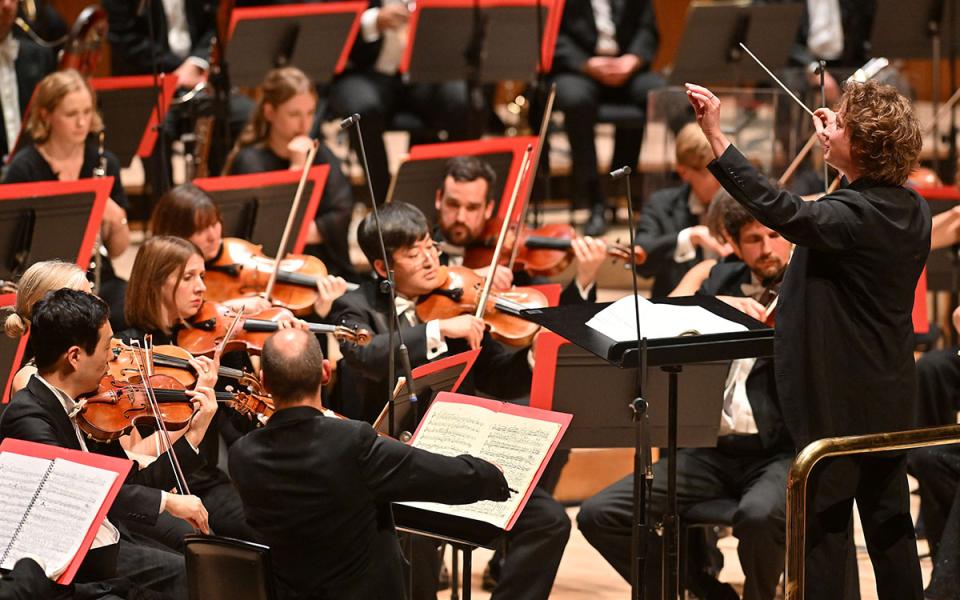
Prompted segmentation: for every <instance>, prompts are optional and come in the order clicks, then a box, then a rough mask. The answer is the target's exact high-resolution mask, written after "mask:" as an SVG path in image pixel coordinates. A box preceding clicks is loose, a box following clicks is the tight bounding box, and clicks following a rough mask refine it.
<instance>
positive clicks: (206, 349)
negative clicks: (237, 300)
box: [177, 302, 371, 356]
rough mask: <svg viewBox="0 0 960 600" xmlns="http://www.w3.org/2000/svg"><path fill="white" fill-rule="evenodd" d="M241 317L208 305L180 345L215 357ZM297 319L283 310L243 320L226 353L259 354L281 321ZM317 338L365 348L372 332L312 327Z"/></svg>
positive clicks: (180, 338)
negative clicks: (324, 336)
mask: <svg viewBox="0 0 960 600" xmlns="http://www.w3.org/2000/svg"><path fill="white" fill-rule="evenodd" d="M236 317H237V313H236V312H234V311H233V309H231V308H229V307H228V306H226V305H223V304H218V303H216V302H204V303H203V304H202V305H201V306H200V310H199V311H197V314H195V315H194V316H193V317H192V318H191V319H190V320H189V321H188V322H187V327H186V328H184V329H181V330H180V331H179V332H178V333H177V345H178V346H180V347H181V348H183V349H185V350H186V351H187V352H189V353H190V354H193V355H194V356H212V355H213V353H214V352H216V350H217V348H218V347H219V346H220V344H221V343H222V342H223V340H224V338H225V337H226V335H227V330H228V329H229V327H230V324H231V323H232V322H233V320H234V319H236ZM292 318H293V314H292V313H291V312H290V311H288V310H286V309H284V308H280V307H273V308H268V309H267V310H264V311H261V312H259V313H255V314H252V315H250V316H241V317H240V319H239V322H238V323H237V328H236V331H235V332H234V336H233V337H231V338H230V339H229V340H227V342H226V344H225V345H224V348H223V351H224V352H233V351H235V350H242V351H245V352H248V353H251V354H259V353H260V352H261V351H262V350H263V344H264V343H265V342H266V341H267V338H269V337H270V336H271V335H272V334H273V333H274V332H275V331H277V330H278V329H279V328H280V321H284V320H289V319H292ZM308 328H309V330H310V331H311V332H312V333H314V334H318V335H319V334H323V333H332V334H333V336H334V337H336V338H337V339H338V340H341V341H350V342H353V343H354V344H357V345H360V346H363V345H366V344H368V343H369V342H370V339H371V336H370V332H369V331H367V330H366V329H359V328H350V327H347V326H345V325H326V324H321V323H308Z"/></svg>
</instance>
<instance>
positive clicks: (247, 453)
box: [230, 329, 509, 600]
mask: <svg viewBox="0 0 960 600" xmlns="http://www.w3.org/2000/svg"><path fill="white" fill-rule="evenodd" d="M262 358H263V369H262V372H261V373H262V380H263V384H264V386H265V388H266V390H267V391H268V392H270V393H271V395H272V396H273V400H274V403H275V405H276V412H275V413H274V415H273V416H272V417H271V418H270V421H269V422H268V423H267V425H266V427H264V428H262V429H259V430H257V431H254V432H251V433H250V434H248V435H247V436H245V437H243V438H242V439H240V440H239V441H238V442H237V443H236V444H234V445H233V447H232V448H231V449H230V472H231V473H232V474H233V476H234V478H235V482H236V485H237V488H238V489H239V491H240V495H241V497H242V498H243V502H244V508H245V510H246V515H247V519H248V521H249V523H250V525H251V526H252V527H253V528H254V529H255V530H256V531H257V533H258V536H259V537H258V539H260V540H262V541H263V542H264V543H266V544H269V546H270V552H271V554H272V556H273V566H274V574H275V575H276V581H277V583H278V586H277V587H278V590H277V591H278V598H279V599H280V600H285V599H287V598H340V599H345V600H346V599H356V600H377V599H382V600H393V599H395V598H403V597H405V594H404V587H403V567H402V557H401V554H400V546H399V544H398V543H397V536H396V531H395V529H394V526H393V518H392V516H391V515H390V504H389V503H390V502H391V501H399V500H423V501H432V502H444V503H448V504H459V503H466V502H473V501H476V500H480V499H488V500H505V499H507V498H508V497H509V492H508V490H507V484H506V481H505V480H504V479H503V475H502V473H500V472H499V471H498V470H497V469H496V468H495V467H494V466H493V465H491V464H489V463H487V462H485V461H483V460H480V459H477V458H474V457H472V456H466V455H464V456H458V457H448V456H440V455H437V454H433V453H431V452H427V451H424V450H419V449H417V448H411V447H409V446H406V445H404V444H402V443H400V442H397V441H396V440H392V439H389V438H383V437H378V436H377V435H376V434H375V433H374V430H373V428H371V427H370V425H368V424H366V423H363V422H361V421H350V420H344V419H337V418H331V417H327V416H325V415H324V413H323V406H322V404H321V400H320V388H321V385H323V383H324V382H325V380H326V379H328V378H329V377H330V364H329V362H328V361H327V360H325V359H324V358H323V352H322V351H321V349H320V344H318V343H317V340H316V338H314V337H313V336H311V335H308V334H307V333H306V332H303V331H299V330H295V329H287V330H284V331H282V332H279V333H276V334H274V335H273V336H272V337H271V338H270V339H268V340H267V342H266V343H265V344H264V348H263V355H262ZM435 596H436V594H435V593H434V597H435Z"/></svg>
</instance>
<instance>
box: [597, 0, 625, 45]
mask: <svg viewBox="0 0 960 600" xmlns="http://www.w3.org/2000/svg"><path fill="white" fill-rule="evenodd" d="M590 4H591V5H592V6H593V21H594V23H595V24H596V26H597V47H596V48H595V49H594V50H595V51H596V53H597V56H619V55H620V44H618V43H617V26H616V24H614V22H613V7H611V6H610V0H590Z"/></svg>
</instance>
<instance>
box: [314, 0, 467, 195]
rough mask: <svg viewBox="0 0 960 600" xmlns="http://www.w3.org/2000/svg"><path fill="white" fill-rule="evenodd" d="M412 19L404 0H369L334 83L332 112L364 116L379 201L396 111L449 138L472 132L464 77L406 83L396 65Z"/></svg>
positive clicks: (387, 180) (365, 140)
mask: <svg viewBox="0 0 960 600" xmlns="http://www.w3.org/2000/svg"><path fill="white" fill-rule="evenodd" d="M409 17H410V12H409V10H408V9H407V4H406V3H405V2H403V0H370V2H369V8H367V10H365V11H364V12H363V15H362V16H361V19H360V31H359V33H358V34H357V40H356V42H354V45H353V49H352V51H351V53H350V62H349V64H348V65H347V68H346V70H345V71H344V72H343V73H341V74H340V75H338V76H337V78H336V79H335V80H334V81H333V84H332V85H331V87H330V94H329V100H330V110H331V111H332V112H333V114H334V115H336V116H337V117H347V116H350V115H352V114H354V113H359V114H360V116H361V117H363V121H362V122H361V125H362V127H361V129H362V130H363V143H364V147H365V148H366V151H367V159H368V161H369V163H370V170H369V172H368V176H369V177H370V182H371V184H372V185H373V194H374V197H375V201H376V202H382V201H383V200H384V198H386V195H387V188H388V186H389V185H390V170H389V165H388V163H387V149H386V146H385V145H384V141H383V134H384V132H385V131H386V130H387V127H388V125H389V124H390V120H391V119H392V118H393V116H394V115H395V114H396V113H397V112H398V111H401V110H404V111H409V112H413V113H415V114H416V115H417V117H419V118H420V119H421V120H423V121H424V123H426V125H427V127H428V128H429V129H431V130H433V131H438V132H439V131H441V130H443V131H446V132H447V137H446V138H445V139H447V140H462V139H465V138H466V137H467V134H468V131H467V121H468V118H467V117H468V110H467V106H468V102H467V84H466V82H465V81H463V80H460V81H446V82H443V83H436V84H433V83H404V82H403V80H402V79H401V77H400V74H399V73H398V67H399V65H400V59H401V57H402V55H403V51H404V48H405V47H406V43H407V41H406V40H407V35H406V28H407V21H408V19H409ZM414 134H416V132H414ZM351 135H355V134H351ZM421 137H422V136H421ZM352 139H354V140H355V138H352ZM419 141H420V140H418V142H419ZM422 141H425V142H429V141H439V140H437V139H425V140H422Z"/></svg>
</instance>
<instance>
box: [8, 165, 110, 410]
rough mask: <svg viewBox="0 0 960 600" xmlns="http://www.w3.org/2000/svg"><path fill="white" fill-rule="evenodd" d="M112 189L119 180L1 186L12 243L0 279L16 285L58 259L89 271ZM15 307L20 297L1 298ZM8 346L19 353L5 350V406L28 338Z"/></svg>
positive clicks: (45, 182) (83, 180)
mask: <svg viewBox="0 0 960 600" xmlns="http://www.w3.org/2000/svg"><path fill="white" fill-rule="evenodd" d="M112 188H113V177H104V178H101V179H81V180H78V181H40V182H35V183H12V184H5V185H0V239H3V240H7V241H8V243H5V244H4V245H3V246H2V248H0V252H2V253H3V254H0V279H7V280H13V279H16V278H17V277H19V276H20V275H21V274H22V273H23V271H25V270H26V269H27V267H29V266H30V265H32V264H34V263H36V262H40V261H43V260H52V259H60V260H68V261H73V262H75V263H76V264H77V265H79V266H80V267H81V268H83V269H84V270H86V269H87V266H88V265H89V264H90V257H91V255H92V253H93V245H94V242H95V241H96V238H97V232H98V231H100V222H101V221H102V219H103V209H104V207H105V206H106V204H107V198H108V197H109V195H110V190H111V189H112ZM7 253H9V255H7ZM17 254H19V255H20V257H19V259H16V260H15V259H14V255H17ZM18 262H19V263H20V264H17V263H18ZM11 265H16V266H11ZM15 302H16V294H3V295H0V306H13V305H14V303H15ZM7 341H10V342H13V343H14V344H16V349H15V350H12V351H11V349H10V348H6V349H5V350H0V382H2V383H3V394H2V402H4V403H6V402H8V401H9V390H10V383H11V380H12V374H13V370H14V369H16V368H17V367H18V366H19V365H20V361H21V360H22V358H23V353H24V350H25V348H26V336H24V338H22V339H21V340H20V341H19V343H17V342H14V341H13V340H5V341H4V344H6V342H7Z"/></svg>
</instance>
